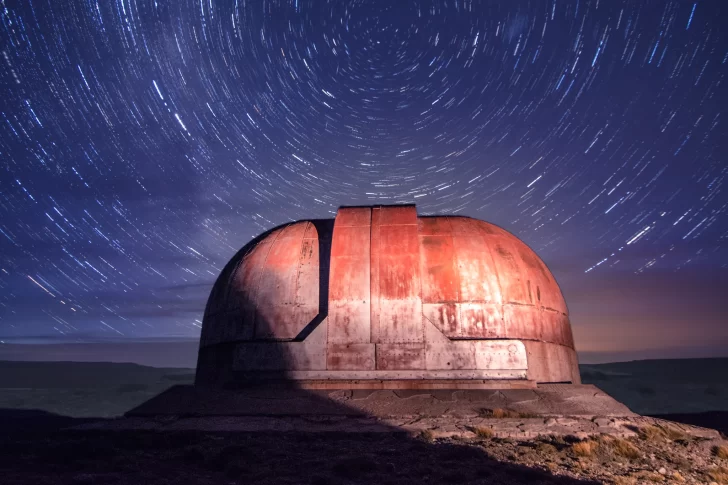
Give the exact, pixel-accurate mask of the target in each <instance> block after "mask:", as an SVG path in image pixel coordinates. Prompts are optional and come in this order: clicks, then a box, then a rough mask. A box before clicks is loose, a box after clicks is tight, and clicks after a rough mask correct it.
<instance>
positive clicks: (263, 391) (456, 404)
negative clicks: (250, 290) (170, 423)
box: [126, 384, 636, 418]
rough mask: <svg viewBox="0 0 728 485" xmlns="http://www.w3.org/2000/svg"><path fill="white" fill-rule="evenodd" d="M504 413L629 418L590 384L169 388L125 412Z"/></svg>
mask: <svg viewBox="0 0 728 485" xmlns="http://www.w3.org/2000/svg"><path fill="white" fill-rule="evenodd" d="M489 409H509V410H512V411H515V412H519V413H525V414H529V415H539V416H582V417H593V416H602V417H633V416H636V414H634V413H633V412H632V411H630V410H629V409H628V408H627V407H626V406H625V405H624V404H622V403H620V402H618V401H616V400H614V399H613V398H612V397H610V396H609V395H607V394H606V393H604V392H602V391H601V390H599V389H598V388H597V387H595V386H593V385H571V384H547V385H539V386H538V387H536V388H534V389H498V390H495V389H492V390H487V389H470V390H462V389H455V390H453V389H440V390H416V389H403V390H376V389H375V390H367V389H338V390H304V389H271V388H267V387H259V388H248V389H236V390H223V389H211V388H200V387H195V386H174V387H172V388H170V389H168V390H167V391H165V392H163V393H162V394H160V395H158V396H156V397H154V398H152V399H150V400H149V401H147V402H145V403H143V404H142V405H140V406H138V407H136V408H134V409H132V410H131V411H129V412H127V413H126V416H127V417H145V416H146V417H149V416H357V417H377V418H386V417H396V416H419V417H447V416H453V417H457V416H459V417H468V416H471V417H477V416H484V414H486V412H485V411H484V410H489Z"/></svg>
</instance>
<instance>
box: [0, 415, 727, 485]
mask: <svg viewBox="0 0 728 485" xmlns="http://www.w3.org/2000/svg"><path fill="white" fill-rule="evenodd" d="M84 421H88V420H87V419H75V420H74V419H72V418H67V417H59V416H54V415H51V414H48V413H44V412H34V411H24V412H22V413H18V412H17V411H10V410H3V411H0V425H2V429H3V431H4V433H3V434H0V470H2V477H1V478H0V483H2V484H3V485H27V484H34V485H46V484H47V485H50V484H54V485H56V484H78V485H81V484H88V485H91V484H118V485H126V484H142V483H143V484H210V485H212V484H216V485H217V484H244V483H263V484H266V483H267V484H281V483H282V484H285V483H290V484H293V483H295V484H299V483H300V484H320V485H323V484H345V483H361V484H363V483H376V484H388V483H391V484H395V483H396V484H422V483H453V484H455V483H457V484H459V483H483V484H485V483H488V484H513V483H535V484H538V483H542V484H543V483H551V484H557V483H560V484H586V483H615V484H638V483H711V482H715V483H728V447H725V448H722V449H721V448H718V447H717V446H719V445H721V442H720V441H717V440H707V439H700V438H694V437H690V436H686V435H684V434H681V433H680V432H678V431H676V430H674V429H667V428H657V427H650V428H645V429H644V430H641V432H640V435H639V436H638V437H635V438H630V439H621V438H616V437H610V436H599V437H592V438H588V439H582V440H580V439H578V438H576V437H565V438H558V437H557V438H554V437H543V438H535V439H529V440H516V439H499V438H493V437H491V436H489V435H488V434H487V433H485V432H483V433H478V434H479V436H476V438H474V439H468V440H465V439H460V440H455V439H432V437H431V436H429V435H427V434H426V433H425V434H421V435H419V436H414V437H413V436H408V435H406V434H404V433H396V432H385V433H348V434H342V433H323V432H318V433H303V432H286V433H282V432H259V433H211V432H153V431H89V430H85V431H68V430H62V429H60V428H63V427H66V426H69V425H72V424H79V423H82V422H84ZM31 424H32V426H29V425H31ZM722 443H723V444H724V443H725V441H723V442H722ZM721 450H722V451H721ZM721 453H725V455H723V454H721Z"/></svg>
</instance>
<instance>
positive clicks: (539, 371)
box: [523, 340, 581, 384]
mask: <svg viewBox="0 0 728 485" xmlns="http://www.w3.org/2000/svg"><path fill="white" fill-rule="evenodd" d="M523 343H524V345H525V346H526V353H527V355H528V364H529V365H528V378H529V379H533V380H534V381H537V382H571V383H573V384H581V377H580V376H579V363H578V359H577V356H576V351H575V350H574V349H572V348H568V347H564V346H563V345H555V344H551V343H548V342H538V341H535V340H525V341H524V342H523Z"/></svg>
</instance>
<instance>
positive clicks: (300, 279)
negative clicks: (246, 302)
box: [254, 222, 319, 340]
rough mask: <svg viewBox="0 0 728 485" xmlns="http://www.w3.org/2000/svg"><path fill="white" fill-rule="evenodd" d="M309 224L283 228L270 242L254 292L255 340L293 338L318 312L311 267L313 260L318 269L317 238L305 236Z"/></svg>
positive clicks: (315, 278) (315, 275)
mask: <svg viewBox="0 0 728 485" xmlns="http://www.w3.org/2000/svg"><path fill="white" fill-rule="evenodd" d="M309 225H311V223H309V222H303V223H296V224H291V225H290V226H287V227H285V228H283V229H282V230H281V232H280V233H279V234H278V237H276V238H275V240H274V241H273V243H272V244H271V246H270V249H269V251H268V254H267V256H266V258H265V263H264V264H263V266H262V271H261V273H260V278H259V280H258V284H257V291H256V292H255V293H254V302H255V308H256V316H255V338H256V339H257V340H260V339H293V338H294V337H295V336H296V335H298V333H299V332H300V331H301V329H303V327H305V326H306V324H307V323H308V322H310V321H311V320H312V319H313V318H314V317H315V316H316V315H317V314H318V311H319V308H318V307H319V301H318V271H317V270H316V271H310V267H311V266H312V264H313V262H314V261H312V260H315V263H316V268H317V269H318V251H316V252H314V251H313V247H314V246H315V245H317V240H316V239H312V238H308V239H304V234H305V233H306V230H307V228H308V226H309ZM304 241H306V243H305V244H304ZM302 269H304V270H308V271H304V272H303V273H302V272H301V270H302ZM299 290H301V294H300V295H299Z"/></svg>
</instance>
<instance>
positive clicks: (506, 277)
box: [482, 223, 533, 305]
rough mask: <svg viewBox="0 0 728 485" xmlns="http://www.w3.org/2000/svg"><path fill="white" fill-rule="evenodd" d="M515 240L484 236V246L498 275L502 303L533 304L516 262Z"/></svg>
mask: <svg viewBox="0 0 728 485" xmlns="http://www.w3.org/2000/svg"><path fill="white" fill-rule="evenodd" d="M482 224H485V223H482ZM515 239H516V238H515V237H513V236H500V235H486V236H485V244H486V245H487V246H488V248H489V251H490V254H491V256H492V258H493V265H494V269H495V271H496V272H497V273H498V279H499V283H500V288H501V291H502V293H503V300H502V301H503V303H520V304H524V305H527V304H533V300H532V296H529V291H528V284H527V279H528V278H526V277H525V275H524V271H523V269H522V268H521V265H520V264H519V261H518V259H519V254H518V248H517V247H516V246H515V245H514V240H515Z"/></svg>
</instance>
